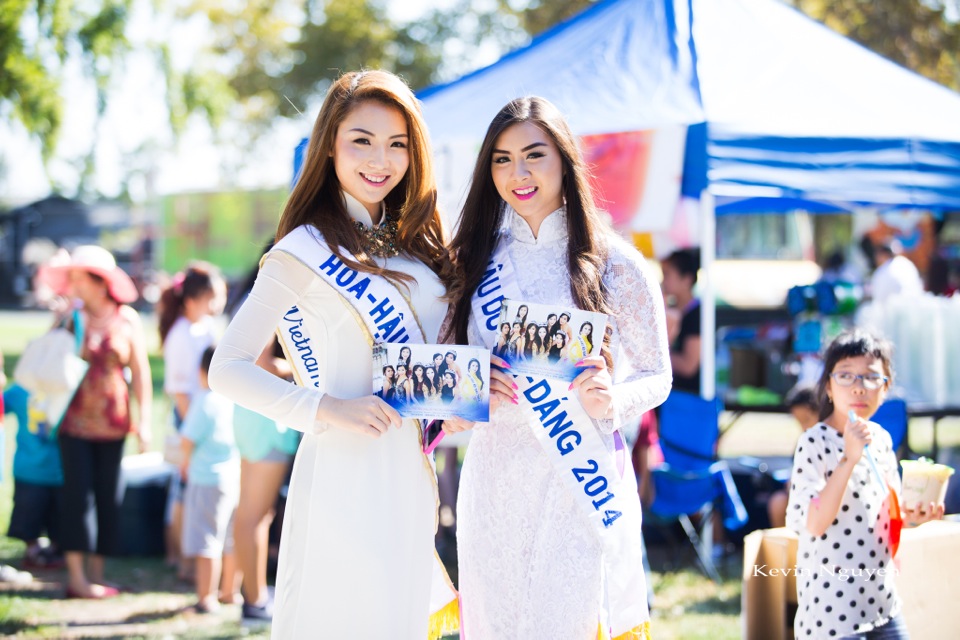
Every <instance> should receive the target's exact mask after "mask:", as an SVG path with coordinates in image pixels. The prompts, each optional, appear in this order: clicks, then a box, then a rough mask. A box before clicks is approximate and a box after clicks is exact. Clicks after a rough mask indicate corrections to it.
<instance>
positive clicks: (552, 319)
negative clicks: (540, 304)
mask: <svg viewBox="0 0 960 640" xmlns="http://www.w3.org/2000/svg"><path fill="white" fill-rule="evenodd" d="M556 332H557V314H555V313H551V314H550V315H548V316H547V335H548V336H552V335H553V334H554V333H556Z"/></svg>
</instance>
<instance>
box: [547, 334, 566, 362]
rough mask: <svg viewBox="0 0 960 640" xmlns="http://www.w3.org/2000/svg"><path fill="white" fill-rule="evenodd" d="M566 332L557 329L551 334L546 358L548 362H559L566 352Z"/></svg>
mask: <svg viewBox="0 0 960 640" xmlns="http://www.w3.org/2000/svg"><path fill="white" fill-rule="evenodd" d="M566 346H567V334H566V333H564V332H563V331H562V330H558V331H557V332H556V333H555V334H553V340H551V341H550V349H548V350H547V360H549V361H550V362H560V360H561V358H563V356H564V354H565V353H566Z"/></svg>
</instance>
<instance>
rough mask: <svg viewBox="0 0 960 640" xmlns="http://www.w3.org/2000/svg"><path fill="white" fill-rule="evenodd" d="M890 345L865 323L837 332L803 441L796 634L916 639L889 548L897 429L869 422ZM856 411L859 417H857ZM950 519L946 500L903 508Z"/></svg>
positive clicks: (795, 509) (794, 483) (794, 499)
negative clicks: (814, 420)
mask: <svg viewBox="0 0 960 640" xmlns="http://www.w3.org/2000/svg"><path fill="white" fill-rule="evenodd" d="M892 377H893V372H892V370H891V364H890V345H889V343H887V342H886V341H884V340H880V339H878V338H876V337H875V336H872V335H870V334H869V333H866V332H864V331H861V330H853V331H849V332H846V333H843V334H841V335H840V336H838V337H837V338H836V339H835V340H834V341H833V342H832V343H831V344H830V346H829V347H827V351H826V353H825V354H824V369H823V375H822V376H821V378H820V381H819V383H818V385H817V395H818V398H819V401H820V407H821V409H820V422H819V423H818V424H817V425H815V426H814V427H813V428H811V429H809V430H808V431H806V432H805V433H804V434H803V435H802V436H801V437H800V441H799V442H798V443H797V450H796V453H795V454H794V463H793V474H792V475H791V478H790V479H791V485H790V502H789V505H788V507H787V526H788V527H790V528H791V529H793V530H795V531H796V532H797V533H798V534H799V536H800V542H799V546H798V549H797V567H796V578H797V596H798V603H799V607H798V610H797V616H796V619H795V621H794V632H795V634H796V637H797V638H801V639H802V638H869V639H881V638H882V639H888V638H889V639H895V638H897V639H903V638H908V637H909V636H908V634H907V628H906V625H905V624H904V621H903V616H902V615H901V614H900V608H901V601H900V596H899V595H898V594H897V589H896V584H895V580H896V573H897V570H896V567H895V566H894V564H893V561H892V553H891V546H890V532H891V523H890V515H889V506H890V505H889V504H888V501H889V499H890V498H889V497H888V490H887V487H886V486H881V485H880V482H879V480H878V478H877V477H876V475H875V474H874V473H873V472H872V470H871V467H870V463H869V461H868V459H867V455H866V452H865V448H866V447H867V445H869V446H870V449H869V451H870V452H871V453H872V455H873V458H874V460H875V461H876V463H877V466H878V467H879V470H880V473H881V474H883V476H884V477H885V479H886V481H887V483H889V486H890V487H891V488H893V489H894V490H895V491H897V492H899V490H900V477H899V475H898V473H897V459H896V456H895V455H894V452H893V445H892V442H891V440H890V435H889V434H888V433H887V432H886V431H885V430H884V429H882V428H880V426H879V425H877V424H876V423H873V422H869V421H868V420H869V418H870V417H871V416H872V415H873V414H874V413H875V412H876V410H877V407H879V406H880V405H881V404H882V403H883V401H884V399H885V398H886V395H887V391H888V390H889V388H890V382H891V379H892ZM854 417H855V418H856V419H855V420H851V418H854ZM941 517H943V507H942V505H941V506H940V507H939V508H938V507H936V506H935V505H934V504H932V503H931V504H929V505H926V506H925V507H924V508H923V509H918V510H916V511H909V510H905V511H903V520H904V524H905V525H907V526H913V525H917V524H920V523H923V522H926V521H928V520H932V519H935V518H941Z"/></svg>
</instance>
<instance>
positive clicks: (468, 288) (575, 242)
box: [447, 97, 611, 363]
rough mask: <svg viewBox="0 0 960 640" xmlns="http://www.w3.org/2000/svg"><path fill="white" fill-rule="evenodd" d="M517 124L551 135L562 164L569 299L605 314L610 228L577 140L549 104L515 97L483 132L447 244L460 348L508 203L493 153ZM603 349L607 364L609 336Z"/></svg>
mask: <svg viewBox="0 0 960 640" xmlns="http://www.w3.org/2000/svg"><path fill="white" fill-rule="evenodd" d="M521 122H530V123H532V124H534V125H536V126H537V127H539V128H540V129H541V130H542V131H543V132H544V133H546V134H547V135H549V136H550V137H551V138H552V139H553V141H554V143H555V144H556V145H557V148H558V149H559V151H560V155H561V157H562V160H563V176H564V177H563V185H562V187H561V189H562V191H563V194H562V195H563V198H564V201H565V202H566V208H567V233H568V236H569V239H568V243H567V264H568V268H569V272H570V293H571V295H572V296H573V300H574V302H575V303H576V305H577V306H578V307H579V308H580V309H584V310H586V311H597V312H600V313H609V306H608V304H607V296H606V291H605V287H604V285H603V280H602V277H603V271H604V265H605V264H606V259H607V243H606V238H605V236H606V234H607V233H608V232H609V229H610V227H609V224H608V223H607V222H606V221H605V220H604V218H603V217H602V216H601V214H600V212H599V211H598V209H597V207H596V205H595V204H594V200H593V193H592V192H591V189H590V183H589V175H590V173H589V170H588V169H587V165H586V163H585V162H584V160H583V155H582V154H581V153H580V148H579V146H578V145H577V139H576V137H575V136H574V135H573V132H572V131H571V130H570V126H569V125H568V124H567V122H566V120H565V119H564V118H563V115H562V114H561V113H560V111H559V110H558V109H557V108H556V107H555V106H554V105H553V104H552V103H550V102H549V101H548V100H546V99H544V98H539V97H527V98H518V99H516V100H513V101H511V102H509V103H507V105H506V106H505V107H503V109H501V110H500V112H499V113H498V114H497V115H496V116H495V117H494V119H493V122H491V123H490V126H489V127H488V128H487V134H486V136H485V137H484V139H483V144H482V146H481V147H480V154H479V155H478V156H477V164H476V166H475V167H474V170H473V181H472V182H471V184H470V191H469V193H468V194H467V199H466V202H465V204H464V206H463V211H462V213H461V215H460V227H459V229H458V230H457V235H456V237H455V238H454V239H453V242H452V243H451V245H450V249H451V253H452V254H453V255H454V256H455V261H456V279H455V280H454V283H453V285H452V286H451V287H450V293H449V295H448V299H449V300H450V303H451V306H452V309H453V316H452V321H451V323H450V334H452V337H453V338H454V339H455V340H456V342H457V343H460V344H465V343H466V341H467V324H468V322H469V318H470V306H471V305H470V301H471V298H472V296H473V294H474V292H475V291H476V290H477V287H478V286H479V285H480V282H481V280H482V279H483V275H484V273H485V272H486V269H487V263H488V262H489V260H490V256H491V255H492V254H493V251H494V250H495V249H496V246H497V241H498V238H499V231H500V228H501V226H503V224H504V217H505V215H506V213H507V203H506V202H505V201H504V200H503V198H501V197H500V193H499V192H498V191H497V187H496V185H495V184H494V182H493V174H492V172H491V167H492V166H493V149H494V147H495V145H496V141H497V138H499V137H500V134H501V133H503V132H504V131H506V130H507V129H508V128H510V127H512V126H513V125H515V124H519V123H521ZM449 337H451V335H449V334H448V336H447V338H449ZM604 348H605V350H606V353H605V354H604V355H605V357H606V358H607V362H608V363H611V359H610V357H609V337H608V336H605V337H604Z"/></svg>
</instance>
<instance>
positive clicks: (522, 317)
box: [513, 304, 530, 327]
mask: <svg viewBox="0 0 960 640" xmlns="http://www.w3.org/2000/svg"><path fill="white" fill-rule="evenodd" d="M529 312H530V308H529V307H528V306H527V305H525V304H522V305H520V308H519V309H517V317H516V318H514V319H513V323H514V324H516V323H518V322H519V323H520V326H521V327H525V326H527V314H528V313H529Z"/></svg>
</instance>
